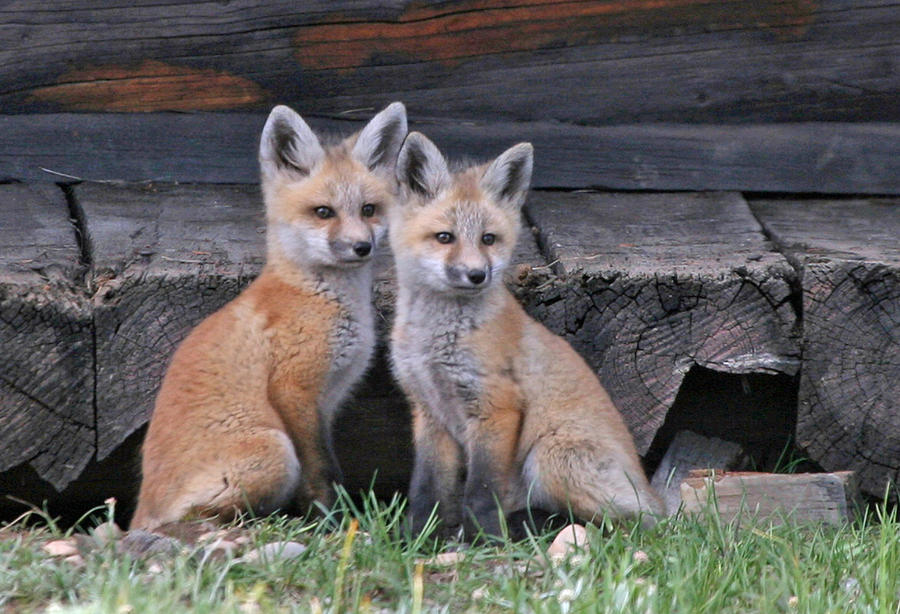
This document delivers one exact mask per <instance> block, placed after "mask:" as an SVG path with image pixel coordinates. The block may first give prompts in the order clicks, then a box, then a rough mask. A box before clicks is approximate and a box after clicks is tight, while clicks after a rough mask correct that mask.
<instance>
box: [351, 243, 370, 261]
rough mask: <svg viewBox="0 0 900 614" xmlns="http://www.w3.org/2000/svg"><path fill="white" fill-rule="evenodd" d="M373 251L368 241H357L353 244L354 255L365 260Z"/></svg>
mask: <svg viewBox="0 0 900 614" xmlns="http://www.w3.org/2000/svg"><path fill="white" fill-rule="evenodd" d="M371 251H372V244H371V243H369V242H368V241H357V242H356V243H354V244H353V253H354V254H356V255H357V256H359V257H360V258H364V257H366V256H368V255H369V253H370V252H371Z"/></svg>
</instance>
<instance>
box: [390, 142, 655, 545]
mask: <svg viewBox="0 0 900 614" xmlns="http://www.w3.org/2000/svg"><path fill="white" fill-rule="evenodd" d="M531 168H532V147H531V145H530V144H528V143H521V144H519V145H516V146H515V147H512V148H511V149H509V150H507V151H506V152H504V153H503V154H501V155H500V156H499V157H498V158H497V159H495V160H494V161H493V162H491V163H489V164H486V165H483V166H473V167H469V168H463V169H461V170H458V171H456V172H451V170H450V169H449V168H448V166H447V163H446V161H445V160H444V157H443V156H442V155H441V153H440V152H439V151H438V149H437V148H436V147H435V145H434V144H433V143H432V142H431V141H429V140H428V139H427V138H426V137H424V136H423V135H421V134H419V133H416V132H413V133H410V135H409V136H408V137H407V139H406V141H405V142H404V145H403V147H402V149H401V150H400V155H399V159H398V161H397V177H398V179H399V181H400V196H399V203H400V204H398V206H397V207H395V208H394V209H393V210H392V212H391V217H390V224H389V227H390V240H391V247H392V249H393V251H394V255H395V258H396V267H397V279H398V295H397V312H396V319H395V322H394V329H393V333H392V350H391V351H392V360H393V367H394V371H395V374H396V377H397V379H398V380H399V382H400V384H401V386H402V388H403V390H404V391H405V392H406V394H407V396H408V397H409V399H410V401H411V404H412V407H413V434H414V439H415V466H414V469H413V477H412V484H411V486H410V515H411V517H412V528H413V530H414V531H416V530H420V529H421V527H422V525H423V523H424V522H425V520H426V519H427V517H428V516H429V514H430V513H431V511H432V509H433V507H434V505H435V503H438V504H439V505H438V513H439V516H440V517H441V519H442V520H443V521H444V523H445V524H446V525H450V526H453V525H457V524H459V523H461V522H462V523H463V525H464V527H466V532H467V533H469V532H470V531H473V530H475V529H476V526H475V525H477V526H480V527H481V528H482V529H483V530H484V531H485V532H487V533H490V534H497V533H498V532H499V531H500V518H499V517H498V508H497V503H498V502H499V504H500V505H501V507H502V510H503V511H504V512H506V513H510V512H516V511H520V510H522V509H524V508H526V506H530V507H533V508H538V509H541V510H545V511H547V512H550V513H555V512H566V511H567V510H568V509H571V510H572V512H573V513H574V514H575V515H576V516H578V517H579V518H581V519H583V520H591V519H593V518H595V517H598V516H599V515H601V514H604V513H605V514H608V515H610V516H612V517H615V518H627V517H635V516H637V515H639V514H641V513H644V512H646V513H648V514H659V513H661V512H662V505H661V503H660V501H659V499H658V497H657V495H656V494H655V493H654V492H653V490H652V489H651V487H650V485H649V484H648V483H647V479H646V477H645V476H644V473H643V470H642V468H641V465H640V461H639V459H638V456H637V453H636V452H635V448H634V443H633V440H632V438H631V435H630V434H629V432H628V430H627V428H626V427H625V424H624V422H623V421H622V418H621V415H620V414H619V412H618V411H617V410H616V408H615V406H614V405H613V403H612V402H611V400H610V398H609V396H608V395H607V393H606V391H605V390H604V389H603V387H602V386H601V385H600V383H599V381H598V380H597V378H596V376H595V375H594V373H593V372H592V371H591V370H590V368H589V367H588V366H587V364H586V363H585V362H584V361H583V360H582V359H581V357H579V356H578V354H577V353H576V352H575V351H574V350H572V348H571V347H570V346H569V345H568V344H567V343H566V342H565V341H564V340H562V339H561V338H559V337H557V336H555V335H554V334H552V333H551V332H550V331H548V330H547V329H546V328H544V327H543V326H542V325H541V324H539V323H538V322H536V321H535V320H533V319H532V318H530V317H529V316H528V315H527V314H526V313H525V312H524V310H523V309H522V307H521V306H520V305H519V304H518V303H517V302H516V300H515V299H514V298H513V296H512V295H511V294H510V292H509V291H508V290H507V289H506V287H505V286H504V284H503V281H502V279H501V276H502V272H503V270H504V267H505V266H506V265H507V264H508V262H509V259H510V257H511V256H512V253H513V248H514V246H515V243H516V239H517V235H518V231H519V226H520V209H521V207H522V204H523V202H524V200H525V197H526V193H527V190H528V185H529V182H530V180H531Z"/></svg>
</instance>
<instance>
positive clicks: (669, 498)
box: [650, 431, 742, 515]
mask: <svg viewBox="0 0 900 614" xmlns="http://www.w3.org/2000/svg"><path fill="white" fill-rule="evenodd" d="M741 452H742V450H741V446H740V444H738V443H734V442H732V441H725V440H724V439H719V438H718V437H704V436H703V435H698V434H697V433H694V432H693V431H679V432H678V433H676V435H675V438H674V439H673V440H672V443H671V444H669V449H668V450H666V454H665V455H664V456H663V459H662V461H661V462H660V463H659V466H658V467H657V468H656V471H655V472H654V474H653V479H652V480H651V481H650V485H651V486H652V487H653V489H654V490H655V491H656V492H657V493H659V495H660V497H661V498H662V500H663V502H664V503H665V505H666V513H667V514H669V515H672V514H674V513H676V512H677V511H678V508H679V507H680V505H681V483H682V482H683V481H684V480H685V478H687V477H688V475H689V474H690V473H691V472H692V471H695V470H697V469H717V468H722V469H730V468H731V467H732V465H733V464H734V462H735V461H737V459H738V457H739V456H740V455H741Z"/></svg>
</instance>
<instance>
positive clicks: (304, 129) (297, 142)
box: [259, 105, 325, 180]
mask: <svg viewBox="0 0 900 614" xmlns="http://www.w3.org/2000/svg"><path fill="white" fill-rule="evenodd" d="M324 157H325V151H324V150H323V149H322V145H320V144H319V139H318V137H317V136H316V135H315V134H314V133H313V131H312V130H311V129H310V127H309V126H308V125H307V123H306V122H305V121H303V118H302V117H300V116H299V115H298V114H297V113H296V112H295V111H294V110H293V109H290V108H289V107H286V106H284V105H279V106H277V107H275V108H274V109H272V112H271V113H269V119H267V120H266V125H265V127H263V131H262V136H261V137H260V139H259V167H260V171H261V173H262V178H263V179H264V180H267V179H273V178H275V177H277V176H278V175H283V174H287V175H289V176H293V177H294V178H297V179H302V178H303V177H306V176H308V175H309V174H310V173H311V172H312V171H313V169H314V168H315V167H316V165H317V164H318V163H319V162H320V161H321V160H322V159H323V158H324Z"/></svg>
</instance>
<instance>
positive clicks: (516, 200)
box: [481, 143, 534, 207]
mask: <svg viewBox="0 0 900 614" xmlns="http://www.w3.org/2000/svg"><path fill="white" fill-rule="evenodd" d="M533 159H534V147H532V146H531V143H519V144H518V145H514V146H513V147H510V148H509V149H507V150H506V151H504V152H503V153H502V154H500V155H499V156H498V157H497V159H496V160H494V161H493V162H491V164H490V165H489V166H488V167H487V170H485V171H484V175H482V177H481V187H482V188H483V189H484V190H485V191H486V192H487V193H488V194H490V195H491V196H493V197H494V198H495V199H497V201H498V202H500V203H508V204H510V205H513V206H515V207H521V206H522V203H524V202H525V196H526V195H527V193H528V185H529V184H530V183H531V168H532V165H533Z"/></svg>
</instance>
